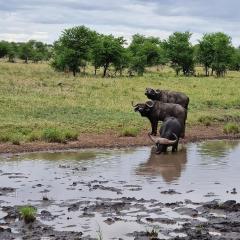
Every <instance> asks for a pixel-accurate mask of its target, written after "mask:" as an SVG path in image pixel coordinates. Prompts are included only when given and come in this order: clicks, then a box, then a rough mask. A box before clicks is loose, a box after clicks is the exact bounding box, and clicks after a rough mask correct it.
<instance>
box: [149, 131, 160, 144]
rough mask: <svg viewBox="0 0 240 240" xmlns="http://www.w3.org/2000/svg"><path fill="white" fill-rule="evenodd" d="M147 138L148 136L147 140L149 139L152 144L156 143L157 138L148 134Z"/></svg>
mask: <svg viewBox="0 0 240 240" xmlns="http://www.w3.org/2000/svg"><path fill="white" fill-rule="evenodd" d="M148 136H149V138H150V140H151V141H152V142H154V143H157V142H158V141H157V138H156V137H153V136H152V135H151V133H148Z"/></svg>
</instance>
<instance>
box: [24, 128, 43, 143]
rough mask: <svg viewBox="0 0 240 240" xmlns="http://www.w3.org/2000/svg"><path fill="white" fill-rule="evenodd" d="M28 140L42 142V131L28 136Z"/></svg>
mask: <svg viewBox="0 0 240 240" xmlns="http://www.w3.org/2000/svg"><path fill="white" fill-rule="evenodd" d="M27 139H28V141H30V142H34V141H38V140H41V132H40V131H33V132H31V133H30V134H29V135H28V138H27Z"/></svg>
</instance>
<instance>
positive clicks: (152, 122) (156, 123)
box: [151, 121, 158, 136]
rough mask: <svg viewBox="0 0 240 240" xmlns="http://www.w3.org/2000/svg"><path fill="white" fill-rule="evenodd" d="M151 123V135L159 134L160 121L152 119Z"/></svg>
mask: <svg viewBox="0 0 240 240" xmlns="http://www.w3.org/2000/svg"><path fill="white" fill-rule="evenodd" d="M151 125H152V133H151V135H154V136H156V135H157V127H158V121H151Z"/></svg>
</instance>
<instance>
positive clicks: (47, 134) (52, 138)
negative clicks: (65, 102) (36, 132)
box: [42, 128, 78, 143]
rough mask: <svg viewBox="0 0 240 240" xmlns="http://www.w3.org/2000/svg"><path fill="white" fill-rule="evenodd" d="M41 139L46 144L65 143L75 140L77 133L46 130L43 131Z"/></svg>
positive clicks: (68, 130)
mask: <svg viewBox="0 0 240 240" xmlns="http://www.w3.org/2000/svg"><path fill="white" fill-rule="evenodd" d="M42 139H43V140H44V141H47V142H57V143H66V142H67V141H74V140H77V139H78V133H77V132H75V131H74V130H70V129H65V130H60V129H57V128H46V129H44V130H43V133H42Z"/></svg>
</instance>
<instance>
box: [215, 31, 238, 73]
mask: <svg viewBox="0 0 240 240" xmlns="http://www.w3.org/2000/svg"><path fill="white" fill-rule="evenodd" d="M212 37H213V49H214V58H213V62H212V69H213V70H214V71H215V72H216V75H217V77H220V76H224V74H225V72H226V70H227V67H228V65H229V64H230V62H231V56H232V54H233V46H232V42H231V37H229V36H228V35H226V34H224V33H221V32H218V33H212Z"/></svg>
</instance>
